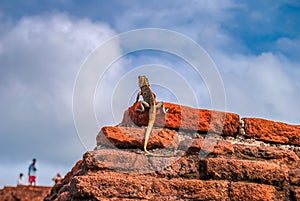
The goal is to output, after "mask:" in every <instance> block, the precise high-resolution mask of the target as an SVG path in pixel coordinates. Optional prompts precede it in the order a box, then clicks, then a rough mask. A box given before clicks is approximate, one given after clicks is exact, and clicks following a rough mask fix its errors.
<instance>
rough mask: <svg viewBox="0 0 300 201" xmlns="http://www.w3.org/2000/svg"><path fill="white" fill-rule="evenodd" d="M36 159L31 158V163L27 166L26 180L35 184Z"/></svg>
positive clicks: (30, 183)
mask: <svg viewBox="0 0 300 201" xmlns="http://www.w3.org/2000/svg"><path fill="white" fill-rule="evenodd" d="M35 163H36V159H35V158H34V159H32V163H31V164H30V165H29V168H28V180H29V185H32V186H35V185H36V171H37V169H36V167H35Z"/></svg>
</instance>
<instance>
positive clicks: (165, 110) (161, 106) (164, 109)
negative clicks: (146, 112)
mask: <svg viewBox="0 0 300 201" xmlns="http://www.w3.org/2000/svg"><path fill="white" fill-rule="evenodd" d="M155 107H156V108H159V109H161V111H162V112H163V113H164V114H166V113H167V112H168V111H169V109H170V108H165V105H164V102H159V103H157V104H156V106H155Z"/></svg>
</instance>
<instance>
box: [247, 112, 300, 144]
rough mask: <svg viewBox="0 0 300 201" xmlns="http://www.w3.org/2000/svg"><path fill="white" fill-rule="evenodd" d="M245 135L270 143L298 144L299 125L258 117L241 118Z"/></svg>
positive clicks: (299, 137) (299, 139) (299, 140)
mask: <svg viewBox="0 0 300 201" xmlns="http://www.w3.org/2000/svg"><path fill="white" fill-rule="evenodd" d="M243 120H244V122H245V123H246V133H245V136H246V137H248V138H253V139H256V140H261V141H265V142H270V143H280V144H289V145H300V125H291V124H286V123H282V122H275V121H270V120H266V119H258V118H243Z"/></svg>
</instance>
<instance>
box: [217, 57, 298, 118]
mask: <svg viewBox="0 0 300 201" xmlns="http://www.w3.org/2000/svg"><path fill="white" fill-rule="evenodd" d="M216 58H219V59H217V61H218V66H219V68H220V70H221V71H222V75H223V79H224V81H225V87H226V92H227V100H228V101H227V103H228V108H229V109H230V110H231V111H233V112H236V113H238V114H240V115H242V116H247V117H249V116H254V117H262V118H267V119H273V120H278V121H283V122H290V123H297V122H298V119H299V118H300V115H299V113H298V112H297V111H299V110H300V106H299V104H298V102H299V101H300V95H299V85H297V80H295V77H298V76H300V73H299V71H296V70H295V65H297V64H293V65H291V63H290V62H289V61H288V60H287V59H286V58H284V57H283V56H282V55H276V54H273V53H271V52H269V53H262V54H260V55H251V56H245V55H235V56H230V55H226V54H225V53H223V55H221V54H219V55H218V56H216ZM298 66H299V64H298ZM291 72H293V73H292V74H293V76H292V75H291Z"/></svg>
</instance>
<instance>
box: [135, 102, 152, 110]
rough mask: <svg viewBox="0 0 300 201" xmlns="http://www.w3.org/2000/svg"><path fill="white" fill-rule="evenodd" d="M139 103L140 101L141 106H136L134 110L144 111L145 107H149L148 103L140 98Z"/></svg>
mask: <svg viewBox="0 0 300 201" xmlns="http://www.w3.org/2000/svg"><path fill="white" fill-rule="evenodd" d="M140 103H141V108H137V109H136V110H135V111H137V112H139V113H142V112H144V111H145V108H150V105H149V103H147V102H146V101H144V100H142V101H140Z"/></svg>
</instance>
